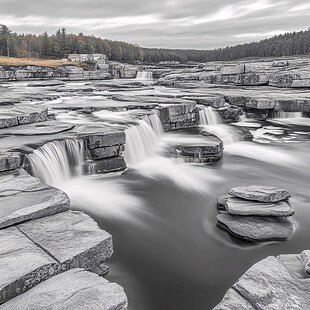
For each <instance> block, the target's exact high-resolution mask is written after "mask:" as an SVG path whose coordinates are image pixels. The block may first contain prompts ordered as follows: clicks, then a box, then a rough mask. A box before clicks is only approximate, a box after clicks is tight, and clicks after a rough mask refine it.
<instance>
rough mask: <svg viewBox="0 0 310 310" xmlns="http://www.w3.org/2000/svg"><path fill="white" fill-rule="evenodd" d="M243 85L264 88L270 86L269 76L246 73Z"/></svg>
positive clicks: (242, 78)
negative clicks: (263, 86)
mask: <svg viewBox="0 0 310 310" xmlns="http://www.w3.org/2000/svg"><path fill="white" fill-rule="evenodd" d="M241 81H242V82H241V83H242V85H244V86H252V85H253V86H262V85H268V82H269V75H268V74H263V73H256V72H255V73H245V74H243V75H242V77H241Z"/></svg>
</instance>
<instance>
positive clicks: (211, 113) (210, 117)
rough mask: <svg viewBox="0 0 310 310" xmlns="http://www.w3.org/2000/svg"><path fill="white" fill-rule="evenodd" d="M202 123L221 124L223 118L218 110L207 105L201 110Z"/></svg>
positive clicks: (200, 119)
mask: <svg viewBox="0 0 310 310" xmlns="http://www.w3.org/2000/svg"><path fill="white" fill-rule="evenodd" d="M199 122H200V125H219V124H222V120H221V117H220V115H219V114H218V112H216V111H215V110H214V109H213V108H211V107H205V108H202V109H200V111H199Z"/></svg>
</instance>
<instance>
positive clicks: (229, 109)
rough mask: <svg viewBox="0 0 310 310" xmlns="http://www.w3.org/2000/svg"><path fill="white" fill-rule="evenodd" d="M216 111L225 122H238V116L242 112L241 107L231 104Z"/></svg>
mask: <svg viewBox="0 0 310 310" xmlns="http://www.w3.org/2000/svg"><path fill="white" fill-rule="evenodd" d="M217 111H218V113H219V114H220V116H221V118H222V119H223V120H224V122H226V123H231V122H239V120H240V116H241V115H242V114H243V110H242V108H240V107H237V106H233V105H226V106H224V107H222V108H219V109H218V110H217Z"/></svg>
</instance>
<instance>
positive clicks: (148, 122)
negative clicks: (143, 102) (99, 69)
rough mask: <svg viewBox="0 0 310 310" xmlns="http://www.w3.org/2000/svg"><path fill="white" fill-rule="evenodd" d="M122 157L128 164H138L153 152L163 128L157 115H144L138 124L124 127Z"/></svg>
mask: <svg viewBox="0 0 310 310" xmlns="http://www.w3.org/2000/svg"><path fill="white" fill-rule="evenodd" d="M125 132H126V146H125V151H124V153H123V154H124V158H125V161H126V163H127V164H128V165H134V164H138V163H140V162H142V161H144V160H146V159H147V158H149V157H151V156H152V155H154V154H155V151H156V148H157V147H158V144H159V139H160V136H161V134H162V132H163V128H162V125H161V122H160V119H159V117H158V116H157V115H156V114H154V115H147V116H144V117H143V119H141V120H139V121H138V124H137V125H135V126H131V127H129V128H128V129H126V131H125Z"/></svg>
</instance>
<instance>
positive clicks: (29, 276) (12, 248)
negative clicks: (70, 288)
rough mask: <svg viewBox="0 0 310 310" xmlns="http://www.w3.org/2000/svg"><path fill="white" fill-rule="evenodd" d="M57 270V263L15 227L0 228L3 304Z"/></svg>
mask: <svg viewBox="0 0 310 310" xmlns="http://www.w3.org/2000/svg"><path fill="white" fill-rule="evenodd" d="M57 269H58V263H57V262H56V261H55V260H54V259H53V258H52V257H50V256H49V255H47V254H46V253H45V252H44V251H43V250H42V249H40V248H39V247H37V246H36V245H35V244H34V243H33V242H32V241H31V240H30V239H28V238H27V237H26V236H25V235H24V234H23V233H22V232H20V231H19V230H18V229H17V228H16V227H10V228H6V229H2V230H0V270H1V276H0V304H1V303H3V302H5V301H7V300H9V299H11V298H13V297H15V296H17V295H18V294H21V293H23V292H25V291H27V290H29V289H30V288H31V287H33V286H35V285H36V284H38V283H40V282H41V281H43V280H45V279H47V278H49V277H51V276H53V275H54V274H55V273H56V272H57ZM0 309H1V306H0ZM11 309H14V308H11ZM15 309H17V308H15ZM19 309H22V308H19Z"/></svg>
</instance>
